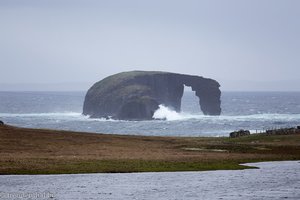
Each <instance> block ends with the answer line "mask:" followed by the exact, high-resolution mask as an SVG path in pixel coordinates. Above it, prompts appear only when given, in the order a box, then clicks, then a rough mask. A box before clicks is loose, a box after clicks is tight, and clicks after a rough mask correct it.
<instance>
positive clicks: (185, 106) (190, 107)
mask: <svg viewBox="0 0 300 200" xmlns="http://www.w3.org/2000/svg"><path fill="white" fill-rule="evenodd" d="M199 106H200V105H199V98H198V97H197V96H196V92H195V91H193V90H192V87H190V86H186V85H184V89H183V95H182V98H181V112H185V113H192V114H196V113H197V114H199V113H201V110H200V107H199Z"/></svg>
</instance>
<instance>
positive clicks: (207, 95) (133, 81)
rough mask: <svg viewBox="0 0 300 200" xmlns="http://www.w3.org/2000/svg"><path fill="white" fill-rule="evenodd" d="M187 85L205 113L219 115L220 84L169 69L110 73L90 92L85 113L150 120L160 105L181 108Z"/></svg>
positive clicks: (91, 115) (94, 116) (177, 109)
mask: <svg viewBox="0 0 300 200" xmlns="http://www.w3.org/2000/svg"><path fill="white" fill-rule="evenodd" d="M184 85H186V86H190V87H191V88H192V90H193V91H195V94H196V96H198V97H199V104H200V108H201V110H202V112H203V113H204V114H205V115H220V113H221V107H220V105H221V101H220V96H221V91H220V89H219V87H220V85H219V83H218V82H217V81H215V80H213V79H208V78H203V77H200V76H191V75H184V74H176V73H169V72H147V71H132V72H123V73H119V74H115V75H112V76H109V77H107V78H105V79H103V80H101V81H99V82H97V83H95V84H94V85H93V86H92V87H91V88H90V89H89V90H88V92H87V94H86V97H85V101H84V106H83V114H84V115H89V116H90V117H92V118H102V117H104V118H107V117H110V118H113V119H125V120H149V119H152V116H153V114H154V112H155V110H157V109H158V108H159V105H160V104H163V105H165V106H167V107H170V108H173V109H174V110H176V111H177V112H179V111H180V109H181V98H182V96H183V92H184Z"/></svg>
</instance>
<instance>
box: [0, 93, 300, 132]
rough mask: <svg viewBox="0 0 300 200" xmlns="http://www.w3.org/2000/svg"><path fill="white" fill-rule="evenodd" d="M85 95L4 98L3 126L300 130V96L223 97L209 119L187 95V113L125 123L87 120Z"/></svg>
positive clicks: (164, 112) (0, 108)
mask: <svg viewBox="0 0 300 200" xmlns="http://www.w3.org/2000/svg"><path fill="white" fill-rule="evenodd" d="M85 93H86V92H83V91H80V92H0V120H2V121H4V122H5V123H7V124H10V125H15V126H20V127H30V128H47V129H58V130H72V131H84V132H96V133H111V134H131V135H157V136H228V134H229V133H230V132H232V131H235V130H239V129H247V130H250V131H251V132H252V133H255V132H260V131H263V130H266V129H272V128H284V127H294V126H299V125H300V92H222V96H221V101H222V105H221V108H222V114H221V115H220V116H205V115H203V113H202V112H201V111H200V107H199V103H198V98H197V97H196V96H195V95H194V92H192V91H186V92H185V93H184V96H183V98H182V111H181V112H180V113H176V112H175V111H172V110H171V109H169V108H167V107H164V106H163V105H161V106H160V109H159V110H158V111H157V112H155V114H154V117H155V118H156V119H157V120H152V121H122V120H111V119H110V120H106V119H90V118H89V117H88V116H83V115H82V114H81V113H82V107H83V102H84V97H85Z"/></svg>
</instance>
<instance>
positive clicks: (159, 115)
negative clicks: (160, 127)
mask: <svg viewBox="0 0 300 200" xmlns="http://www.w3.org/2000/svg"><path fill="white" fill-rule="evenodd" d="M191 117H192V115H191V116H189V115H185V114H184V113H178V112H176V111H175V110H172V109H171V108H168V107H166V106H164V105H159V109H157V110H156V111H155V112H154V114H153V118H154V119H163V120H168V121H173V120H185V119H190V118H191Z"/></svg>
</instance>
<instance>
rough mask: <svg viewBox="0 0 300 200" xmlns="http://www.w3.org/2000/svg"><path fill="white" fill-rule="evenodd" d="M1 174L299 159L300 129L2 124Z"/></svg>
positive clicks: (202, 167) (200, 167) (228, 166)
mask: <svg viewBox="0 0 300 200" xmlns="http://www.w3.org/2000/svg"><path fill="white" fill-rule="evenodd" d="M0 138H1V140H0V174H1V175H13V174H81V173H84V174H85V173H133V172H175V171H208V170H236V169H248V168H253V167H251V166H243V165H241V164H243V163H253V162H265V161H286V160H300V135H299V134H289V135H259V134H251V135H250V136H244V137H239V138H229V137H172V136H136V135H114V134H98V133H86V132H74V131H58V130H48V129H30V128H19V127H13V126H9V125H2V126H0Z"/></svg>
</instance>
